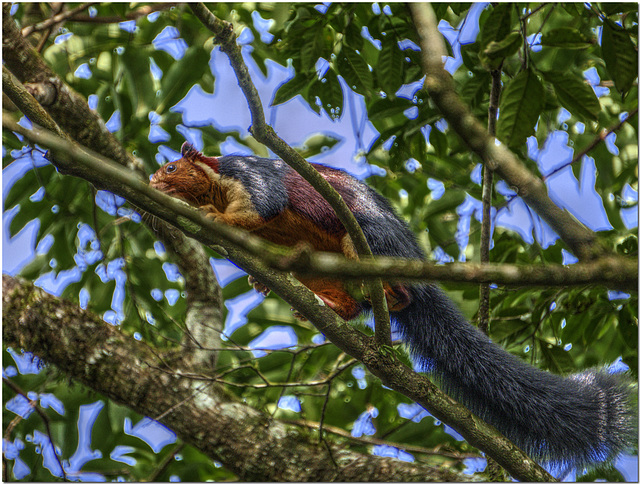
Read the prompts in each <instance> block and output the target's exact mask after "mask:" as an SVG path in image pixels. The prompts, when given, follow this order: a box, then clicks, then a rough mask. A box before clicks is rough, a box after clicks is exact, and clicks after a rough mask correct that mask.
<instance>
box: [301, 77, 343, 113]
mask: <svg viewBox="0 0 640 484" xmlns="http://www.w3.org/2000/svg"><path fill="white" fill-rule="evenodd" d="M309 90H310V91H311V92H315V93H316V95H317V96H318V97H319V98H320V101H322V107H323V108H324V110H325V111H326V112H327V114H328V115H329V116H331V118H333V119H340V117H341V116H342V111H343V110H342V104H343V96H342V86H341V85H340V80H339V79H338V76H337V75H336V73H335V72H334V71H333V70H332V69H329V70H328V71H327V73H326V74H325V75H324V77H323V78H322V79H317V80H315V81H314V82H313V84H312V85H311V88H310V89H309Z"/></svg>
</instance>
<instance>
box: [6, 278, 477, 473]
mask: <svg viewBox="0 0 640 484" xmlns="http://www.w3.org/2000/svg"><path fill="white" fill-rule="evenodd" d="M2 286H3V287H2V289H3V291H2V293H3V296H2V297H3V337H4V340H5V342H6V343H8V344H11V345H15V346H17V347H21V348H24V349H26V350H29V351H32V352H33V353H34V354H36V355H37V356H38V357H40V358H42V359H43V360H44V361H45V362H47V363H49V364H52V365H55V366H56V367H57V368H58V369H59V370H60V371H61V372H63V373H64V374H65V375H67V376H69V377H71V378H72V379H74V380H76V381H78V382H80V383H82V384H84V385H86V386H87V387H89V388H91V389H93V390H95V391H97V392H99V393H101V394H103V395H104V396H106V397H107V398H110V399H111V400H113V401H114V402H117V403H120V404H123V405H126V406H128V407H129V408H131V409H133V410H135V411H136V412H139V413H141V414H143V415H148V416H150V417H154V418H156V419H158V420H159V421H160V422H162V423H164V424H165V425H167V426H168V427H170V428H171V429H173V430H174V431H175V432H176V434H177V435H178V436H179V437H180V439H182V440H183V441H184V442H186V443H189V444H191V445H194V446H195V447H197V448H198V449H199V450H201V451H202V452H203V453H205V454H206V455H208V456H210V457H211V458H212V459H215V460H218V461H220V462H221V463H223V465H224V466H225V467H226V468H228V469H229V470H231V471H233V472H234V473H236V475H237V476H238V478H239V479H241V480H248V481H414V482H416V481H423V482H425V481H457V480H467V477H468V476H465V475H463V474H458V473H456V472H453V471H451V470H448V469H439V468H435V467H431V466H427V465H424V464H416V463H407V462H402V461H398V460H394V459H390V458H381V457H375V456H372V455H365V454H359V453H356V452H351V451H349V450H345V449H343V448H340V447H339V446H337V445H332V444H331V445H330V446H329V448H330V449H331V454H330V452H329V450H328V448H327V447H326V446H325V445H323V444H320V443H318V441H317V436H316V435H315V434H313V433H306V432H304V431H302V430H301V429H300V428H298V427H296V426H293V425H286V424H284V423H282V422H280V421H278V420H276V419H272V418H270V417H269V416H268V415H267V414H264V413H262V412H260V411H258V410H256V409H254V408H252V407H250V406H248V405H245V404H243V403H240V402H238V401H235V400H234V399H233V398H232V397H230V396H228V395H226V394H225V392H224V391H223V389H222V387H221V386H220V385H218V384H214V383H211V382H207V381H206V380H205V381H203V380H193V379H189V378H186V377H184V376H181V375H180V372H179V369H180V368H179V367H177V366H176V367H174V368H169V367H168V366H166V365H165V364H163V363H162V362H161V361H160V360H159V359H158V356H157V354H156V353H155V352H154V351H152V350H151V348H149V347H148V346H147V345H146V344H145V343H142V342H139V341H136V340H135V339H134V338H132V337H128V336H127V335H125V334H123V333H122V332H121V331H119V330H118V329H117V328H115V327H113V326H110V325H108V324H105V323H104V321H102V319H101V318H100V317H98V316H97V315H95V314H92V313H91V312H89V311H84V310H82V309H80V308H79V307H78V306H77V305H76V304H74V303H71V302H68V301H65V300H62V299H57V298H55V297H53V296H50V295H48V294H46V293H45V292H44V291H42V290H40V289H38V288H35V287H34V286H33V285H31V284H29V283H25V282H22V281H20V280H19V279H16V278H12V277H9V276H7V275H3V278H2ZM178 364H179V363H178ZM172 366H173V364H172ZM334 462H335V464H334Z"/></svg>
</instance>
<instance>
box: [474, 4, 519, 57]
mask: <svg viewBox="0 0 640 484" xmlns="http://www.w3.org/2000/svg"><path fill="white" fill-rule="evenodd" d="M512 10H513V4H512V3H499V4H497V5H496V6H495V7H494V9H493V10H492V11H491V13H490V14H489V17H488V18H487V20H486V21H485V23H484V25H483V26H482V32H481V34H480V38H481V41H480V45H481V47H482V49H485V48H486V47H487V46H488V45H489V43H491V42H499V41H501V40H503V39H504V38H505V37H506V36H507V35H509V33H510V32H511V12H512Z"/></svg>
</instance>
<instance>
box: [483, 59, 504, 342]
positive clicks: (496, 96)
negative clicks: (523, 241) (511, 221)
mask: <svg viewBox="0 0 640 484" xmlns="http://www.w3.org/2000/svg"><path fill="white" fill-rule="evenodd" d="M501 77H502V68H498V69H494V70H492V71H491V94H490V96H489V113H488V122H487V131H488V132H489V135H490V136H493V137H495V135H496V122H497V119H498V105H499V103H500V92H501V90H502V88H501V86H502V85H501ZM482 173H483V174H482V230H481V234H480V264H488V263H489V260H490V259H489V249H490V247H491V198H492V194H493V170H492V169H491V168H490V167H489V164H488V163H485V164H484V165H483V172H482ZM490 296H491V291H490V287H489V283H488V282H484V283H482V284H480V305H479V307H478V318H479V320H478V327H479V328H480V329H481V330H482V331H483V332H484V333H486V334H488V333H489V311H490V309H491V306H490V301H489V299H490Z"/></svg>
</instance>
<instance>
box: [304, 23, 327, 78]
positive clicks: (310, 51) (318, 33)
mask: <svg viewBox="0 0 640 484" xmlns="http://www.w3.org/2000/svg"><path fill="white" fill-rule="evenodd" d="M323 35H324V32H323V28H322V24H316V28H314V29H310V30H308V31H307V32H306V33H305V34H304V36H303V38H302V39H303V40H302V42H301V44H302V45H301V47H300V67H301V68H302V72H304V73H308V72H310V71H313V70H314V68H315V65H316V62H318V58H319V57H320V56H321V55H322V47H323V44H324V37H323Z"/></svg>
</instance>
